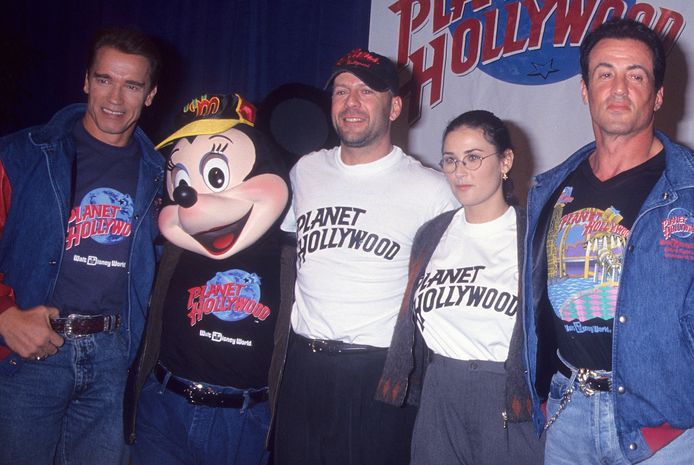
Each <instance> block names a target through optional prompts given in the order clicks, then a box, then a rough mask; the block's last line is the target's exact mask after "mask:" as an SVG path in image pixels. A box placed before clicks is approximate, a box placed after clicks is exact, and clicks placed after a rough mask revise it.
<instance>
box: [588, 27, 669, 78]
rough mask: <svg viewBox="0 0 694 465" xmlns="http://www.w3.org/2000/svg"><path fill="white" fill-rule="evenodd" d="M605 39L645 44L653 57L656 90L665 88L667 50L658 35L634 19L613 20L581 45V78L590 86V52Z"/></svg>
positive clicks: (594, 32) (598, 28)
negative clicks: (630, 40)
mask: <svg viewBox="0 0 694 465" xmlns="http://www.w3.org/2000/svg"><path fill="white" fill-rule="evenodd" d="M603 39H633V40H638V41H639V42H642V43H644V44H645V45H646V46H647V47H648V49H649V50H650V51H651V56H652V57H653V77H654V83H655V89H656V90H659V89H660V88H661V87H663V81H664V80H665V48H664V47H663V42H662V41H661V40H660V38H659V37H658V35H657V34H656V33H655V32H654V31H653V30H652V29H651V28H649V27H648V26H646V25H645V24H642V23H640V22H638V21H635V20H633V19H626V18H617V19H611V20H609V21H607V22H605V23H603V24H601V25H600V26H598V27H597V28H596V29H595V30H594V31H592V32H591V33H590V34H588V35H587V36H586V38H585V39H583V42H582V43H581V48H580V52H581V77H582V78H583V82H585V84H586V87H587V86H588V77H589V72H590V70H589V69H588V59H589V58H590V52H591V51H592V50H593V48H595V45H597V43H598V42H600V41H601V40H603Z"/></svg>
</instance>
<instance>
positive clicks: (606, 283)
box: [545, 152, 665, 370]
mask: <svg viewBox="0 0 694 465" xmlns="http://www.w3.org/2000/svg"><path fill="white" fill-rule="evenodd" d="M664 168H665V155H664V152H661V153H659V154H658V155H656V156H655V157H652V158H650V159H649V160H647V161H646V162H644V163H642V164H641V165H639V166H636V167H634V168H632V169H630V170H627V171H625V172H623V173H620V174H619V175H617V176H615V177H613V178H611V179H608V180H607V181H600V180H599V179H598V178H596V177H595V175H594V174H593V172H592V170H591V168H590V164H589V163H588V160H587V159H586V160H585V161H584V162H583V163H582V164H581V165H579V166H578V168H577V169H576V170H575V171H574V172H573V173H572V174H571V175H570V176H569V177H568V178H567V179H566V181H565V182H564V183H563V184H561V185H560V186H559V188H558V189H557V191H555V194H554V197H553V198H556V199H557V200H556V202H555V204H554V210H553V212H552V217H551V219H550V222H549V229H548V233H547V242H546V244H545V245H546V251H547V275H548V276H547V292H548V296H549V300H550V302H551V306H552V308H553V310H554V317H553V321H554V327H555V331H556V335H557V344H558V347H559V352H560V353H561V355H562V357H564V359H566V360H567V361H568V362H569V363H571V364H572V365H574V366H576V367H579V368H589V369H595V370H611V369H612V327H613V322H614V316H615V309H616V304H617V294H618V291H619V281H620V276H621V272H622V263H623V260H624V252H625V249H626V243H627V239H628V237H629V232H630V231H631V228H632V225H633V223H634V221H635V220H636V217H637V215H638V213H639V210H640V208H641V205H643V202H644V201H645V200H646V197H647V196H648V194H649V193H650V191H651V190H652V189H653V186H654V185H655V183H656V182H657V180H658V178H660V176H661V174H662V172H663V170H664ZM621 311H622V312H627V313H628V311H629V309H621Z"/></svg>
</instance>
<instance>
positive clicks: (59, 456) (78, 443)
mask: <svg viewBox="0 0 694 465" xmlns="http://www.w3.org/2000/svg"><path fill="white" fill-rule="evenodd" d="M127 366H128V360H127V341H126V339H125V337H124V334H123V331H122V330H121V332H119V333H98V334H93V335H90V336H85V337H81V338H74V339H70V338H67V337H66V338H65V344H64V345H63V346H62V347H60V348H59V349H58V353H56V354H55V355H53V356H50V357H48V358H47V359H46V360H43V361H31V360H27V361H25V362H24V363H23V364H22V366H21V367H20V369H19V370H18V371H16V372H15V373H14V374H12V375H0V438H2V446H1V447H0V464H1V465H25V464H26V465H48V464H52V463H55V464H84V465H96V464H98V465H102V464H103V465H107V464H113V465H120V464H122V463H123V461H124V459H125V443H124V440H123V390H124V388H125V380H126V376H127Z"/></svg>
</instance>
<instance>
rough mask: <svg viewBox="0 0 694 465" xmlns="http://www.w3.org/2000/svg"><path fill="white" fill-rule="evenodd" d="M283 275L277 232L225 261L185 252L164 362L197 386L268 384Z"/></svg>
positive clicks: (168, 316) (169, 311) (174, 286)
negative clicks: (197, 383) (281, 277)
mask: <svg viewBox="0 0 694 465" xmlns="http://www.w3.org/2000/svg"><path fill="white" fill-rule="evenodd" d="M279 277H280V242H279V231H272V232H270V233H268V234H266V235H265V236H264V237H263V238H262V239H261V240H260V241H259V242H256V243H255V244H253V245H252V246H251V247H250V248H248V249H246V250H243V251H241V252H239V253H237V254H235V255H232V256H231V257H229V258H226V259H223V260H214V259H210V258H207V257H204V256H202V255H198V254H196V253H193V252H190V251H187V250H186V251H183V254H182V255H181V257H180V260H179V262H178V265H177V266H176V270H175V271H174V273H173V276H172V278H171V282H170V284H169V289H168V292H167V295H166V298H165V300H164V315H163V318H164V321H163V333H162V342H161V352H160V355H159V359H160V360H161V362H162V363H163V364H164V366H166V367H167V368H168V369H169V370H171V371H172V372H173V373H174V374H176V375H178V376H181V377H184V378H187V379H190V380H193V381H198V382H204V383H209V384H217V385H221V386H234V387H237V388H241V389H245V388H261V387H265V386H267V383H268V380H267V376H268V370H269V368H270V358H271V355H272V349H273V342H274V341H273V334H274V330H275V321H276V319H277V312H278V310H279V300H280V299H279V295H280V292H279V288H280V286H279V285H280V282H279Z"/></svg>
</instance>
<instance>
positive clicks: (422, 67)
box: [389, 0, 685, 124]
mask: <svg viewBox="0 0 694 465" xmlns="http://www.w3.org/2000/svg"><path fill="white" fill-rule="evenodd" d="M389 9H390V11H391V12H393V13H394V14H397V15H399V32H398V52H397V62H398V65H399V66H405V65H408V64H410V65H411V67H412V81H411V82H410V83H409V85H408V87H409V88H408V89H406V91H407V92H409V93H410V107H409V122H410V124H412V123H414V122H415V121H416V120H418V119H419V117H420V115H421V109H422V105H423V104H424V102H423V92H422V91H423V89H424V87H425V86H430V90H429V94H430V95H429V101H428V102H427V104H428V105H429V107H430V108H433V107H435V106H436V105H438V104H439V103H440V102H441V101H442V100H443V95H444V73H445V71H446V69H450V71H451V72H452V73H453V74H455V75H456V76H465V75H467V74H469V73H471V72H472V71H473V70H475V69H479V70H480V71H482V72H484V73H486V74H488V75H490V76H492V77H494V78H496V79H499V80H502V81H505V82H510V83H514V84H522V85H544V84H551V83H555V82H559V81H563V80H565V79H568V78H570V77H573V76H575V75H576V74H578V73H579V72H580V68H579V63H578V61H579V60H578V47H579V45H580V44H581V41H582V40H583V38H584V37H585V36H586V34H587V33H588V32H589V31H590V30H592V29H594V28H595V27H597V26H598V25H600V24H602V23H603V22H605V21H606V20H608V19H610V18H613V17H627V18H632V19H635V20H637V21H640V22H642V23H644V24H646V25H648V26H649V27H651V28H652V29H653V30H654V31H655V32H656V33H657V34H658V35H659V36H660V37H661V38H662V39H663V41H664V42H665V47H666V51H669V50H670V49H671V48H672V46H673V44H674V43H675V42H676V41H677V38H678V37H679V36H680V34H681V33H682V30H683V29H684V27H685V20H684V17H683V16H682V14H680V13H679V12H677V11H674V10H671V9H668V8H664V7H658V8H656V7H654V6H652V5H650V4H649V3H636V0H545V1H542V0H517V1H508V0H507V1H504V0H397V1H396V2H395V3H393V4H391V5H390V6H389ZM416 35H417V36H420V37H421V36H424V37H425V39H427V40H428V41H427V43H425V44H424V45H422V46H419V47H417V46H416V45H413V44H415V43H416V40H415V36H416Z"/></svg>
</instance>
